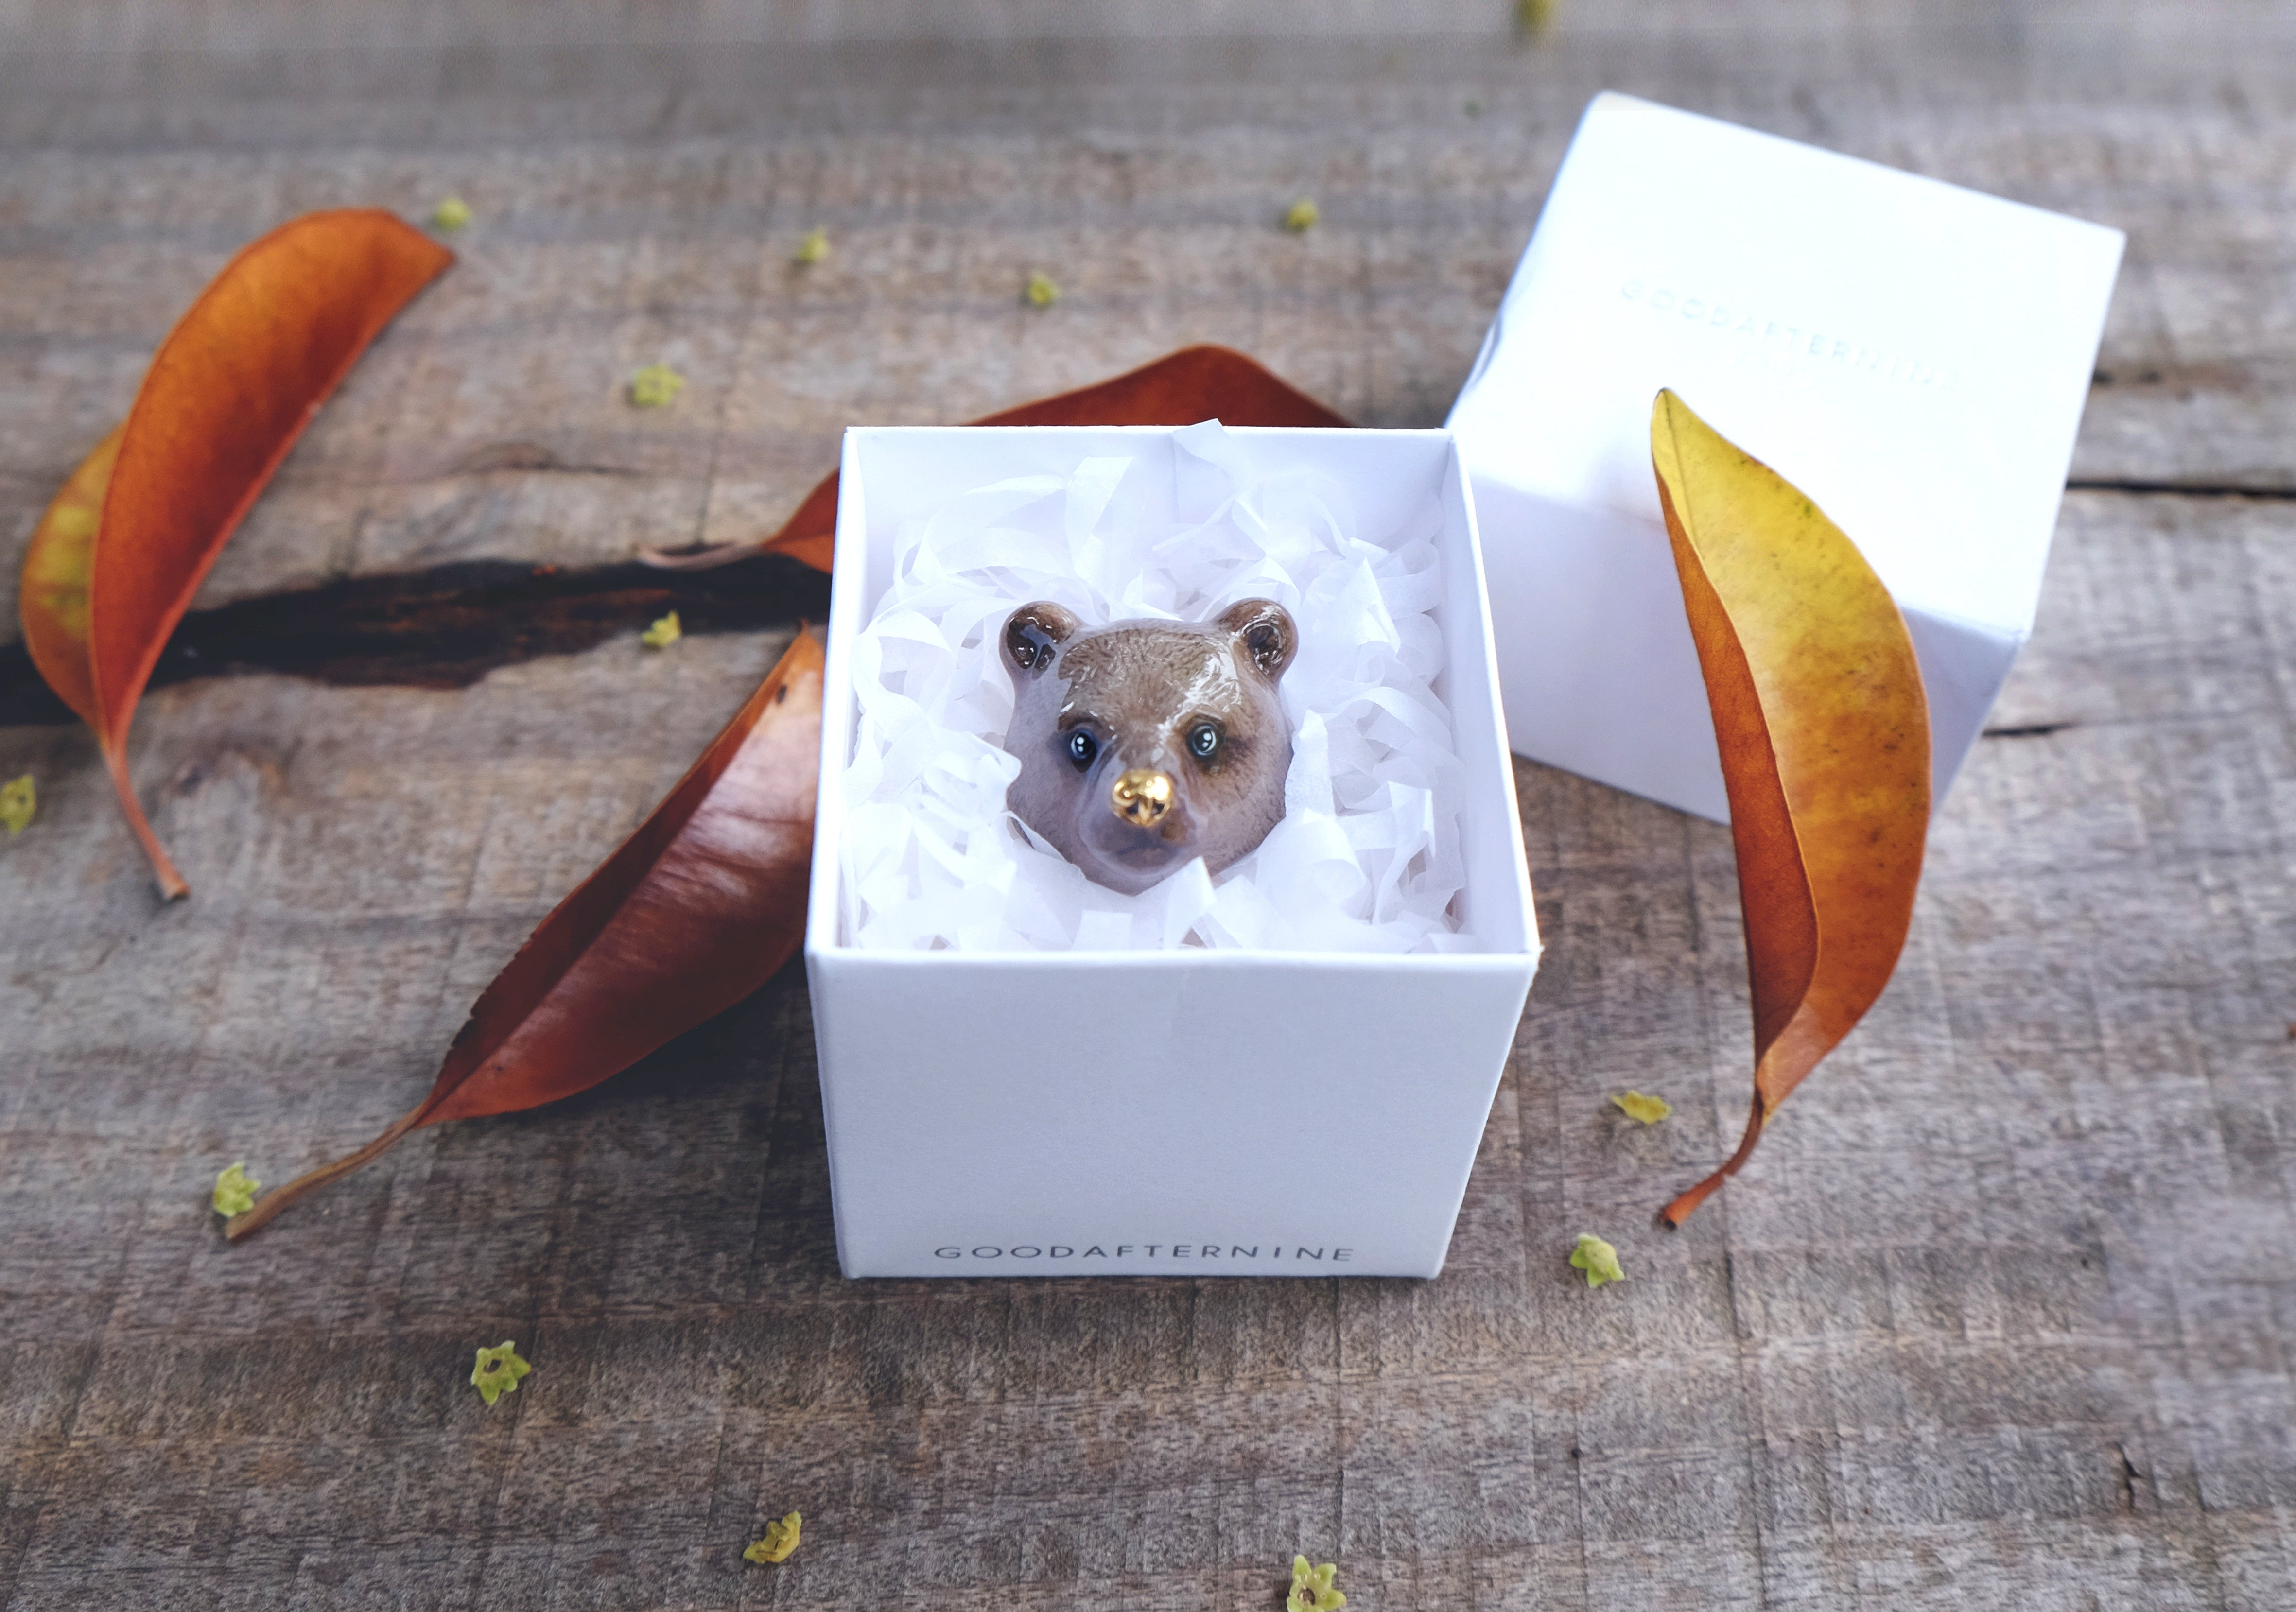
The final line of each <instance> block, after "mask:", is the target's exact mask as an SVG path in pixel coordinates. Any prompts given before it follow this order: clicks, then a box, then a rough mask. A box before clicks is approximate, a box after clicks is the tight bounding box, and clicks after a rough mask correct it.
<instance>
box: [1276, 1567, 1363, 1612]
mask: <svg viewBox="0 0 2296 1612" xmlns="http://www.w3.org/2000/svg"><path fill="white" fill-rule="evenodd" d="M1339 1570H1340V1569H1339V1567H1338V1566H1337V1565H1336V1564H1335V1563H1332V1562H1325V1563H1324V1565H1323V1566H1322V1567H1309V1566H1308V1559H1307V1558H1306V1557H1304V1556H1295V1557H1293V1558H1292V1593H1291V1594H1289V1595H1287V1596H1285V1597H1284V1598H1283V1612H1339V1609H1340V1608H1341V1607H1344V1606H1346V1605H1347V1604H1348V1598H1347V1597H1346V1596H1344V1595H1342V1594H1341V1593H1340V1592H1338V1591H1337V1590H1335V1589H1333V1587H1332V1578H1333V1575H1335V1574H1337V1573H1338V1572H1339Z"/></svg>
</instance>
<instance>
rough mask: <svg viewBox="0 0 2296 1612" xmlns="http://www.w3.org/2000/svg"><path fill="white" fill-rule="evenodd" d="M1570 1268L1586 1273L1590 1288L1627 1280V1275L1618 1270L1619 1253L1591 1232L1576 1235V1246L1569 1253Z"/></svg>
mask: <svg viewBox="0 0 2296 1612" xmlns="http://www.w3.org/2000/svg"><path fill="white" fill-rule="evenodd" d="M1570 1268H1571V1269H1572V1270H1574V1271H1584V1272H1587V1286H1588V1287H1590V1288H1599V1287H1601V1286H1602V1285H1603V1283H1604V1282H1606V1281H1626V1279H1627V1273H1626V1272H1624V1271H1621V1270H1620V1269H1619V1251H1618V1250H1617V1249H1616V1248H1612V1247H1611V1245H1610V1244H1609V1243H1606V1242H1604V1241H1603V1240H1602V1239H1601V1238H1599V1237H1597V1236H1595V1234H1594V1233H1593V1232H1580V1233H1579V1246H1578V1247H1577V1248H1573V1249H1572V1250H1571V1251H1570Z"/></svg>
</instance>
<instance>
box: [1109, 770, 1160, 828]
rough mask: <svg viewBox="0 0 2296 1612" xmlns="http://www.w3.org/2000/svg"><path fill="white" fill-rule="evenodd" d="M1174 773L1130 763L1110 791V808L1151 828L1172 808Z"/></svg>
mask: <svg viewBox="0 0 2296 1612" xmlns="http://www.w3.org/2000/svg"><path fill="white" fill-rule="evenodd" d="M1174 795H1175V790H1174V789H1173V787H1172V775H1171V774H1170V773H1160V772H1158V771H1156V770H1155V769H1154V768H1152V767H1131V768H1128V769H1127V770H1126V771H1125V772H1123V773H1119V774H1118V776H1117V780H1116V782H1115V783H1114V784H1113V785H1111V787H1110V789H1109V791H1108V809H1109V810H1110V811H1111V812H1113V813H1115V814H1117V816H1119V817H1120V818H1122V819H1123V820H1124V821H1125V822H1128V823H1130V824H1132V826H1133V827H1135V828H1140V829H1152V828H1154V827H1155V826H1156V825H1157V823H1159V822H1161V821H1162V820H1163V816H1164V814H1165V813H1167V812H1169V811H1170V810H1171V809H1172V800H1173V798H1174Z"/></svg>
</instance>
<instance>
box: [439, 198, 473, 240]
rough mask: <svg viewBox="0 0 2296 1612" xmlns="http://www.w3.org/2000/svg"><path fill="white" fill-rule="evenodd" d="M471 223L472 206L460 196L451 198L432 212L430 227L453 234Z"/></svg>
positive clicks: (442, 202)
mask: <svg viewBox="0 0 2296 1612" xmlns="http://www.w3.org/2000/svg"><path fill="white" fill-rule="evenodd" d="M470 221H471V204H470V203H469V202H467V201H465V200H463V199H462V198H461V197H460V196H449V197H447V199H446V200H444V201H441V202H440V203H439V205H438V206H437V207H435V208H433V209H431V211H430V227H431V228H432V229H434V230H444V231H446V233H448V234H450V235H451V234H453V233H455V231H456V230H458V229H461V228H462V227H463V225H466V224H468V223H469V222H470Z"/></svg>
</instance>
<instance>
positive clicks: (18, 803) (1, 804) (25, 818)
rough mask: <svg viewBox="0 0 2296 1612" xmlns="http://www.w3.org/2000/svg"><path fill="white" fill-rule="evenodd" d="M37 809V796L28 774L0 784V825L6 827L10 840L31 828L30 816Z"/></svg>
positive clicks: (38, 805) (38, 804)
mask: <svg viewBox="0 0 2296 1612" xmlns="http://www.w3.org/2000/svg"><path fill="white" fill-rule="evenodd" d="M39 808H40V801H39V796H38V793H37V791H36V790H34V789H33V787H32V775H31V774H30V773H25V774H24V775H23V776H22V777H21V778H12V779H10V780H9V781H7V782H6V783H0V823H5V824H7V825H8V836H9V838H10V839H14V838H15V837H16V836H17V835H19V834H21V833H22V832H23V831H25V830H26V829H28V828H29V827H31V826H32V814H33V813H34V812H37V810H39Z"/></svg>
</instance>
